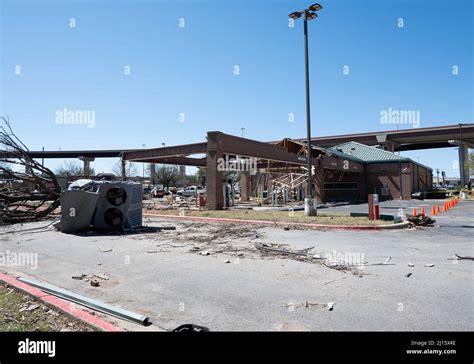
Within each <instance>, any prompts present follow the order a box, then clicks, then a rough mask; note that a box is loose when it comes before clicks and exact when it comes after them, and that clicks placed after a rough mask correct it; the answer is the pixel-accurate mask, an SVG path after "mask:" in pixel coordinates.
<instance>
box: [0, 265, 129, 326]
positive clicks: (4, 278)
mask: <svg viewBox="0 0 474 364" xmlns="http://www.w3.org/2000/svg"><path fill="white" fill-rule="evenodd" d="M0 282H3V283H6V284H8V285H10V286H12V287H15V288H16V289H17V290H19V291H22V292H23V293H26V294H29V295H30V296H33V297H35V298H36V299H37V300H39V301H43V302H44V303H45V304H47V305H48V306H53V307H54V308H56V309H58V310H59V311H62V312H64V313H65V314H67V315H70V316H72V317H74V318H75V319H77V320H78V321H82V322H83V323H85V324H86V325H89V326H92V327H93V328H96V329H98V330H100V331H108V332H117V331H125V330H124V329H121V328H120V327H117V326H115V325H113V324H111V323H108V322H106V321H104V320H102V319H100V318H98V317H97V316H94V315H91V314H90V313H89V312H87V311H83V310H82V309H81V308H79V307H77V306H78V305H75V304H71V303H70V302H68V301H64V300H62V299H60V298H58V297H55V296H53V295H51V294H49V293H45V292H43V291H42V290H40V289H39V288H36V287H32V286H30V285H29V284H26V283H23V282H20V281H18V280H16V279H15V278H13V277H11V276H9V275H7V274H5V273H2V272H0Z"/></svg>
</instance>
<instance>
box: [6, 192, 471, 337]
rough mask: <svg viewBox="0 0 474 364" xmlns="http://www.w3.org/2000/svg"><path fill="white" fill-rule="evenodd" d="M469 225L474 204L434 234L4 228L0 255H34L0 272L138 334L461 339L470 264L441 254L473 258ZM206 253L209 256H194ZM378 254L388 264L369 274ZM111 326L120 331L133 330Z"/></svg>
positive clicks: (441, 219) (390, 206) (193, 227)
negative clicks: (444, 334)
mask: <svg viewBox="0 0 474 364" xmlns="http://www.w3.org/2000/svg"><path fill="white" fill-rule="evenodd" d="M430 203H431V202H425V201H390V202H388V203H383V205H382V208H381V212H382V213H384V211H398V208H399V207H404V208H405V209H409V210H410V209H411V208H412V207H417V208H420V207H421V206H422V205H423V204H425V209H426V208H427V207H428V206H429V208H430V209H431V205H430ZM352 208H353V209H354V210H356V209H361V211H362V210H363V209H364V208H366V206H364V205H355V206H352ZM334 209H336V210H340V211H343V210H349V209H350V208H347V207H345V206H339V207H335V208H334ZM321 210H322V209H321ZM328 210H329V209H328ZM410 212H411V211H410ZM473 216H474V201H461V203H460V204H459V205H458V206H456V207H455V208H453V209H451V210H449V211H448V212H446V213H443V214H442V215H440V216H437V217H436V220H437V221H436V223H435V226H433V227H426V228H416V229H410V230H407V229H405V230H395V231H373V232H362V231H332V230H326V231H322V230H300V229H290V230H288V231H287V230H283V229H282V228H276V227H255V226H251V225H232V224H206V223H197V222H185V221H170V220H163V219H146V221H145V223H146V224H147V225H149V226H175V227H176V230H162V231H160V232H155V233H146V234H137V235H121V236H114V235H109V236H104V235H98V234H82V235H80V236H77V235H67V234H62V233H60V232H57V231H55V230H53V229H52V228H51V227H45V228H42V227H44V226H46V225H47V223H46V222H38V223H29V224H23V225H22V226H17V227H15V228H14V229H15V230H9V229H11V228H9V229H7V230H4V231H3V232H2V234H1V235H0V245H1V251H2V252H4V253H6V252H8V253H9V254H15V253H20V252H26V253H32V254H37V258H38V261H37V267H32V266H29V265H6V264H3V266H0V270H2V271H5V272H8V273H11V274H16V275H22V276H25V275H27V276H30V277H33V278H35V279H37V280H42V281H45V282H48V283H52V284H55V285H57V286H60V287H63V288H67V289H70V290H73V291H75V292H77V293H80V294H83V295H87V296H90V297H92V298H95V299H100V300H103V301H106V302H108V303H112V304H116V305H119V306H122V307H125V308H127V309H130V310H134V311H137V312H140V313H143V314H145V315H148V316H150V317H151V318H152V321H153V323H154V325H152V326H151V327H148V328H146V329H147V330H158V329H164V330H171V329H173V328H175V327H177V326H179V325H181V324H185V323H194V324H198V325H203V326H207V327H209V328H210V329H211V330H213V331H217V330H245V331H247V330H250V331H254V330H264V331H273V330H314V331H326V330H329V331H332V330H335V331H339V330H349V331H363V330H389V331H390V330H397V331H398V330H403V331H411V330H428V331H430V330H433V331H434V330H436V331H438V330H448V331H456V330H462V331H467V330H469V331H471V330H473V329H474V320H473V309H472V307H474V306H473V298H474V290H473V263H474V262H473V261H470V260H452V257H453V255H454V254H458V255H460V256H474V254H473V244H472V241H473V239H472V237H473V232H474V230H473V229H474V218H473ZM36 228H37V229H36ZM28 229H33V230H28ZM255 243H266V244H278V245H277V247H279V248H281V249H293V250H301V249H309V248H312V249H311V250H309V252H311V254H313V253H314V255H318V256H321V257H338V258H337V259H339V258H341V257H342V258H341V259H342V260H347V259H346V258H347V257H348V258H351V259H356V260H358V261H359V262H363V263H364V265H363V266H362V267H358V268H356V269H349V270H338V269H333V268H331V267H328V266H325V265H323V264H320V263H319V262H318V261H317V260H316V261H313V260H312V261H303V260H300V259H295V258H294V257H292V256H287V255H276V256H274V255H271V254H265V253H262V252H260V251H259V250H257V249H256V248H255ZM206 251H207V252H208V253H209V255H202V254H200V253H202V252H206ZM389 257H390V260H389V262H388V264H383V265H371V264H378V263H382V262H385V261H387V259H388V258H389ZM409 264H410V265H412V266H409ZM425 265H427V266H425ZM33 268H35V269H33ZM94 273H101V274H105V275H106V276H107V277H108V279H107V280H104V281H101V285H100V286H99V287H91V286H90V285H89V284H88V283H87V282H84V281H80V280H74V279H72V276H77V275H81V274H94ZM409 273H411V275H410V276H409V277H407V275H408V274H409ZM330 302H332V303H334V306H333V307H334V308H333V309H332V310H331V311H330V310H328V306H327V304H328V303H330ZM111 321H114V322H119V324H120V325H122V326H124V327H126V328H127V329H129V330H143V329H144V328H143V327H142V326H138V325H135V324H130V323H125V322H122V321H118V320H117V319H111Z"/></svg>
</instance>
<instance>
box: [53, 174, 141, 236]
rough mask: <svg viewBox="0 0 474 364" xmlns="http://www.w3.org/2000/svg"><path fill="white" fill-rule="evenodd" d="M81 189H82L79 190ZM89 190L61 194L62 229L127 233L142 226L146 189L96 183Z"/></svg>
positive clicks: (113, 183) (132, 183) (67, 230)
mask: <svg viewBox="0 0 474 364" xmlns="http://www.w3.org/2000/svg"><path fill="white" fill-rule="evenodd" d="M79 188H80V187H79ZM84 188H85V189H87V190H86V191H85V190H82V189H75V190H69V191H64V192H63V193H62V194H61V223H60V229H61V231H62V232H65V233H73V232H78V231H83V230H90V229H91V228H92V229H96V230H126V229H136V228H139V227H141V226H142V186H141V184H140V183H136V182H110V181H92V182H91V183H89V184H87V185H85V186H84Z"/></svg>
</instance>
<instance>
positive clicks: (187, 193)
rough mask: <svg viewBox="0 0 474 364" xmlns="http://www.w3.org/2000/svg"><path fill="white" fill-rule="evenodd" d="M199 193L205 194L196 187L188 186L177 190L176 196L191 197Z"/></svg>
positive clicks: (204, 191)
mask: <svg viewBox="0 0 474 364" xmlns="http://www.w3.org/2000/svg"><path fill="white" fill-rule="evenodd" d="M199 193H206V190H204V189H200V188H199V187H198V186H188V187H186V188H184V189H179V190H178V192H177V193H176V194H177V195H178V196H183V197H191V196H196V195H197V194H199Z"/></svg>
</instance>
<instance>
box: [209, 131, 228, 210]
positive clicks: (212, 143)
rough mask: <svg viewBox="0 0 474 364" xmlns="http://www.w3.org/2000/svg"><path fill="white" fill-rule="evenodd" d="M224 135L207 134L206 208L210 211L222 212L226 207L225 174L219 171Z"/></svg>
mask: <svg viewBox="0 0 474 364" xmlns="http://www.w3.org/2000/svg"><path fill="white" fill-rule="evenodd" d="M221 136H222V133H220V132H208V133H207V152H206V154H207V158H206V166H207V173H206V194H207V201H206V208H207V209H208V210H222V208H223V207H224V192H223V189H224V183H223V180H222V179H223V172H222V171H220V170H219V168H218V164H219V160H220V159H219V158H223V156H224V154H223V145H222V138H221Z"/></svg>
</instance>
